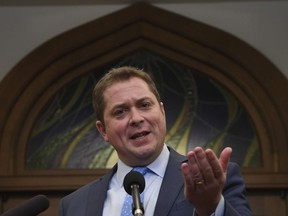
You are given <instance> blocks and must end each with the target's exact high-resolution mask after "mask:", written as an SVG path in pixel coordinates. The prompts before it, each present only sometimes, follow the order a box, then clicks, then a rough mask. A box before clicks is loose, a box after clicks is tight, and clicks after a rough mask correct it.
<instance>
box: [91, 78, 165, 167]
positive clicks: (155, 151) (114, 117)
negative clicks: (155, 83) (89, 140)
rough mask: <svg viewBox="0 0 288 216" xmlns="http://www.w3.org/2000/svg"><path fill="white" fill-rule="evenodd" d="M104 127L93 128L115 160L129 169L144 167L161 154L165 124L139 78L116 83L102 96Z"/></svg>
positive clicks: (152, 98)
mask: <svg viewBox="0 0 288 216" xmlns="http://www.w3.org/2000/svg"><path fill="white" fill-rule="evenodd" d="M104 100H105V104H106V105H105V109H104V123H103V122H100V121H97V122H96V126H97V128H98V130H99V132H100V133H101V134H102V136H103V138H104V139H105V141H107V142H108V143H110V144H111V145H113V147H114V148H115V150H116V151H117V153H118V157H119V158H120V159H121V160H122V161H123V162H124V163H126V164H128V165H130V166H140V165H147V164H149V163H151V162H152V161H153V160H155V159H156V158H157V156H158V155H159V154H160V152H161V150H162V148H163V145H164V139H165V133H166V120H165V111H164V107H163V104H162V103H161V104H159V102H158V101H157V99H156V97H155V95H154V94H153V93H152V92H151V91H150V90H149V88H148V85H147V84H146V83H145V82H144V81H143V80H142V79H140V78H131V79H129V80H127V81H123V82H117V83H115V84H113V85H112V86H110V87H108V88H107V89H106V90H105V92H104Z"/></svg>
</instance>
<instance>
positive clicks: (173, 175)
mask: <svg viewBox="0 0 288 216" xmlns="http://www.w3.org/2000/svg"><path fill="white" fill-rule="evenodd" d="M169 150H170V156H169V161H168V165H167V168H166V172H165V175H164V178H163V182H162V185H161V188H160V192H159V196H158V200H157V203H156V207H155V212H154V215H157V216H166V215H168V213H169V211H170V209H171V208H172V206H173V203H174V202H175V200H176V198H177V196H178V194H179V192H180V191H181V189H182V188H183V186H184V183H183V177H182V171H181V164H182V163H183V162H184V161H186V160H187V159H186V158H185V157H184V156H182V155H180V154H178V153H177V152H175V151H174V150H173V149H169ZM167 207H169V208H167Z"/></svg>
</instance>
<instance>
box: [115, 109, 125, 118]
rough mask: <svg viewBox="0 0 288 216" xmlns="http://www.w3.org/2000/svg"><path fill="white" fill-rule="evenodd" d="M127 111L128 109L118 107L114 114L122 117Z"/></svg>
mask: <svg viewBox="0 0 288 216" xmlns="http://www.w3.org/2000/svg"><path fill="white" fill-rule="evenodd" d="M126 111H127V110H126V109H117V110H115V111H114V113H113V114H114V116H116V117H121V116H122V115H124V114H125V112H126Z"/></svg>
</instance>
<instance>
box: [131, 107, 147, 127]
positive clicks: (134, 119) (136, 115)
mask: <svg viewBox="0 0 288 216" xmlns="http://www.w3.org/2000/svg"><path fill="white" fill-rule="evenodd" d="M143 121H144V118H143V116H142V114H141V112H140V111H139V110H138V109H136V108H133V109H131V118H130V125H132V126H138V125H139V123H141V122H143Z"/></svg>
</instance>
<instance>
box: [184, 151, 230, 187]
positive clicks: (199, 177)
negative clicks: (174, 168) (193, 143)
mask: <svg viewBox="0 0 288 216" xmlns="http://www.w3.org/2000/svg"><path fill="white" fill-rule="evenodd" d="M231 153H232V149H231V148H225V149H224V150H223V151H222V153H221V155H220V158H219V159H218V158H217V156H216V155H215V153H214V152H213V151H212V150H211V149H207V150H205V151H204V150H203V149H202V148H201V147H196V148H195V149H194V151H191V152H189V153H188V155H187V156H188V163H187V166H188V167H186V168H185V169H186V172H187V175H188V171H190V175H191V176H190V181H192V182H194V183H198V184H197V185H198V186H199V185H200V184H202V183H201V182H203V180H204V183H205V184H208V185H209V184H212V183H213V182H214V181H215V180H216V181H220V182H223V181H225V177H226V176H225V175H226V172H227V167H228V162H229V158H230V156H231ZM185 166H186V165H185Z"/></svg>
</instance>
